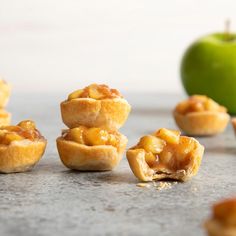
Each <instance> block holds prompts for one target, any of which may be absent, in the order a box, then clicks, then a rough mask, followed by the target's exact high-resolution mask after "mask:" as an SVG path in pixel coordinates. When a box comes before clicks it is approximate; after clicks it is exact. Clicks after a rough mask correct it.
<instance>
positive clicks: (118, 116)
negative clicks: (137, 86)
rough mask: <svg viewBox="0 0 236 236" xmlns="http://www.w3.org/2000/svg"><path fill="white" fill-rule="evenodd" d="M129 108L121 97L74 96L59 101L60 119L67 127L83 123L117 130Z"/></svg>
mask: <svg viewBox="0 0 236 236" xmlns="http://www.w3.org/2000/svg"><path fill="white" fill-rule="evenodd" d="M130 110H131V107H130V105H129V103H128V102H127V101H126V100H125V99H123V98H114V99H102V100H96V99H92V98H76V99H72V100H70V101H64V102H62V103H61V116H62V120H63V122H64V124H65V125H67V126H68V127H69V128H75V127H78V126H80V125H83V126H87V127H101V128H105V129H108V130H117V129H119V128H120V127H121V126H122V125H123V124H124V123H125V121H126V119H127V118H128V115H129V112H130Z"/></svg>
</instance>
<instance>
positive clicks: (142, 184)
mask: <svg viewBox="0 0 236 236" xmlns="http://www.w3.org/2000/svg"><path fill="white" fill-rule="evenodd" d="M136 186H138V187H141V188H144V187H146V188H149V187H150V184H147V183H138V184H136Z"/></svg>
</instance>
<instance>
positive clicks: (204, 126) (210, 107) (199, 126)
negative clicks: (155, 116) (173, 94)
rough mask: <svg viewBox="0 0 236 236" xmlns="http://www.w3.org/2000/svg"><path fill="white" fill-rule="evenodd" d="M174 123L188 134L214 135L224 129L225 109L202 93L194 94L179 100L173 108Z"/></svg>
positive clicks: (226, 121) (227, 117)
mask: <svg viewBox="0 0 236 236" xmlns="http://www.w3.org/2000/svg"><path fill="white" fill-rule="evenodd" d="M173 114H174V118H175V121H176V124H177V125H178V126H179V128H180V129H181V130H183V131H184V132H185V133H186V134H189V135H199V136H204V135H206V136H207V135H215V134H218V133H221V132H223V131H224V130H225V128H226V126H227V124H228V121H229V115H228V114H227V109H226V108H225V107H223V106H220V105H219V104H218V103H216V102H215V101H213V100H212V99H210V98H208V97H206V96H203V95H194V96H191V97H189V99H187V100H185V101H183V102H180V103H179V104H178V105H177V106H176V108H175V110H174V113H173Z"/></svg>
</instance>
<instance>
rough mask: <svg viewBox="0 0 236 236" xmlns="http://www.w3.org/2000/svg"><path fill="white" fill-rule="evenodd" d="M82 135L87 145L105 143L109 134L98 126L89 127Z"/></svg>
mask: <svg viewBox="0 0 236 236" xmlns="http://www.w3.org/2000/svg"><path fill="white" fill-rule="evenodd" d="M84 137H85V140H86V144H87V145H91V146H93V145H106V143H107V142H108V139H109V134H108V132H107V131H106V130H103V129H100V128H90V129H87V130H86V131H85V136H84Z"/></svg>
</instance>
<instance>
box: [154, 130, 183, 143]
mask: <svg viewBox="0 0 236 236" xmlns="http://www.w3.org/2000/svg"><path fill="white" fill-rule="evenodd" d="M155 135H156V136H157V137H158V138H160V139H163V140H165V141H166V142H167V143H171V144H178V143H179V137H180V131H178V130H170V129H165V128H162V129H159V130H158V131H156V133H155Z"/></svg>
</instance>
